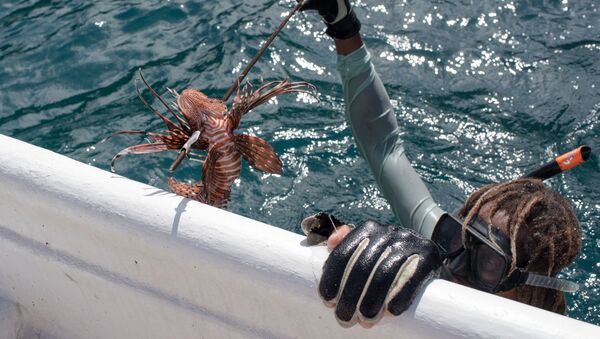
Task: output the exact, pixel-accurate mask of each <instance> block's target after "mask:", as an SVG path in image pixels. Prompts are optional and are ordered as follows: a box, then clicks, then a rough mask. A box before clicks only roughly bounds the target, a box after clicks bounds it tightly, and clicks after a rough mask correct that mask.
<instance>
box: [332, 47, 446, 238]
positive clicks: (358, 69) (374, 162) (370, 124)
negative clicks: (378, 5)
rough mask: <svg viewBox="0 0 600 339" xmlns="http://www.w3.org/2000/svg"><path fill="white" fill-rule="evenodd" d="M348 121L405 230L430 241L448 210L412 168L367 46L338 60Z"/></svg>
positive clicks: (359, 147)
mask: <svg viewBox="0 0 600 339" xmlns="http://www.w3.org/2000/svg"><path fill="white" fill-rule="evenodd" d="M338 70H339V72H340V74H341V77H342V84H343V88H344V100H345V104H346V117H347V119H348V121H349V123H350V126H351V128H352V134H353V135H354V139H355V142H356V145H357V147H358V150H359V152H360V153H361V154H362V155H363V156H364V157H365V158H366V160H367V162H368V163H369V167H370V168H371V171H372V172H373V174H374V176H375V179H376V181H377V184H378V186H379V189H380V190H381V192H382V193H383V195H384V196H385V198H386V199H387V201H388V202H389V204H390V206H391V208H392V210H393V212H394V214H395V216H396V218H397V219H398V220H399V221H400V222H401V224H402V226H404V227H410V228H412V229H413V230H415V231H417V232H419V233H421V234H422V235H424V236H426V237H427V238H431V233H432V232H433V228H434V227H435V225H436V223H437V221H438V220H439V218H440V217H441V216H442V214H443V213H444V211H443V210H442V209H441V208H440V207H439V206H438V205H437V204H436V203H435V202H434V201H433V199H432V198H431V194H430V193H429V190H428V189H427V187H426V186H425V184H424V183H423V181H422V180H421V178H420V176H419V175H418V174H417V172H415V170H414V169H413V168H412V166H411V165H410V162H409V161H408V159H407V157H406V154H405V152H404V147H403V145H402V139H401V137H400V133H399V130H398V123H397V121H396V114H395V113H394V110H393V108H392V105H391V103H390V99H389V97H388V94H387V92H386V90H385V88H384V86H383V83H382V82H381V79H379V76H378V75H377V73H376V72H375V68H374V67H373V64H372V63H371V55H370V53H369V52H368V50H367V49H366V48H365V46H362V47H361V48H360V49H358V50H356V51H354V52H353V53H351V54H349V55H345V56H344V55H338Z"/></svg>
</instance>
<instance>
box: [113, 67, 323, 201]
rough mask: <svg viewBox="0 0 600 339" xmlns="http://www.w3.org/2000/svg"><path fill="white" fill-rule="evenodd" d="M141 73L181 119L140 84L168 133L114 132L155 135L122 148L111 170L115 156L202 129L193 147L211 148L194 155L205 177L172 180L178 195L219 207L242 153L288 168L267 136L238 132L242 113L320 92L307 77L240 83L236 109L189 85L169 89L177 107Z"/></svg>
mask: <svg viewBox="0 0 600 339" xmlns="http://www.w3.org/2000/svg"><path fill="white" fill-rule="evenodd" d="M139 75H140V78H141V80H142V81H143V82H144V85H145V86H146V87H147V88H148V89H149V90H150V92H151V93H152V95H153V96H154V97H156V98H157V99H158V100H159V101H160V102H161V103H162V104H163V106H164V107H165V108H166V109H167V111H169V112H170V113H171V115H172V116H173V117H174V118H175V120H176V122H177V123H175V122H173V121H172V120H170V119H169V118H167V117H166V116H165V115H164V114H162V113H160V112H159V111H158V110H156V109H155V108H154V107H152V106H151V105H150V104H149V103H148V102H147V101H146V100H145V99H144V97H142V95H141V93H140V90H139V87H138V86H137V83H136V93H137V96H138V97H139V98H140V100H141V101H142V102H143V103H144V105H145V106H146V107H148V108H149V109H150V110H151V111H152V112H154V114H156V115H157V116H158V117H159V118H161V119H162V121H163V122H164V123H165V125H166V126H167V130H166V131H165V132H166V133H154V132H147V131H132V130H130V131H121V132H117V133H115V134H113V135H112V136H115V135H122V134H144V135H146V136H147V137H149V138H150V141H151V143H146V144H139V145H135V146H130V147H127V148H125V149H124V150H122V151H120V152H119V153H117V154H116V155H115V156H114V158H113V160H112V162H111V170H112V171H113V172H114V163H115V161H116V160H117V159H118V158H119V157H121V156H123V155H126V154H148V153H155V152H161V151H168V150H180V149H181V148H182V147H183V146H184V144H186V142H187V141H188V139H190V137H192V135H193V134H194V132H196V131H198V132H199V133H198V132H196V133H195V136H197V140H195V141H193V143H192V144H191V148H192V149H196V150H200V151H206V152H207V155H206V156H203V155H199V154H196V153H191V154H192V155H194V156H196V157H198V158H196V159H195V160H197V161H200V162H202V179H201V181H199V182H195V183H185V182H180V181H177V180H175V179H173V178H172V177H169V179H168V184H169V187H170V188H171V190H173V192H174V193H176V194H178V195H181V196H184V197H186V198H190V199H194V200H197V201H200V202H202V203H206V204H209V205H212V206H217V207H225V206H226V204H227V201H228V199H229V194H230V192H231V184H232V183H233V181H234V180H235V179H236V178H237V177H239V175H240V171H241V158H242V157H244V158H245V159H246V160H248V162H249V163H250V165H252V166H253V167H254V168H256V169H258V170H261V171H263V172H266V173H276V174H281V173H282V164H281V160H280V159H279V157H278V156H277V154H276V153H275V151H274V150H273V148H272V147H271V145H269V144H268V143H267V142H266V141H265V140H263V139H261V138H259V137H256V136H251V135H247V134H234V133H233V132H234V130H235V129H236V128H237V127H238V126H239V123H240V120H241V118H242V116H243V115H244V114H246V113H248V111H250V110H251V109H253V108H255V107H257V106H259V105H262V104H264V103H265V102H267V101H268V100H270V99H271V98H273V97H275V96H277V95H280V94H283V93H292V92H298V93H308V94H311V95H314V94H313V93H312V92H314V91H315V87H314V86H313V85H311V84H309V83H307V82H288V81H287V80H282V81H272V82H269V83H266V84H263V85H262V86H260V87H259V88H258V89H257V90H254V89H253V86H252V85H251V84H250V83H248V82H246V84H245V85H244V86H243V88H241V89H240V86H239V84H238V86H237V94H236V96H235V98H234V99H233V104H232V107H231V109H229V110H228V109H227V105H226V104H225V102H224V101H223V100H219V99H212V98H209V97H207V96H206V95H205V94H203V93H202V92H200V91H197V90H194V89H186V90H184V91H183V92H182V93H181V94H179V93H177V92H176V91H174V90H172V89H170V88H167V89H168V90H169V92H170V93H171V94H173V95H174V96H175V98H176V102H175V103H174V104H173V107H171V106H169V105H168V104H167V102H166V101H165V100H164V99H163V98H162V97H161V96H160V95H159V94H158V93H156V91H155V90H154V89H153V88H152V87H151V86H150V85H149V84H148V82H147V81H146V79H145V78H144V76H143V75H142V72H141V70H140V71H139ZM311 91H312V92H311ZM176 111H178V112H179V113H180V114H181V115H182V116H183V118H182V117H181V116H180V115H179V114H177V113H176ZM192 160H194V159H192Z"/></svg>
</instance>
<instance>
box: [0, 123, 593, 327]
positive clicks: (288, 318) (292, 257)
mask: <svg viewBox="0 0 600 339" xmlns="http://www.w3.org/2000/svg"><path fill="white" fill-rule="evenodd" d="M0 188H1V189H0V337H1V338H12V337H20V338H28V337H31V336H35V335H38V336H40V337H42V338H199V337H206V338H226V337H244V338H248V337H262V338H264V337H281V338H287V337H298V338H311V337H313V338H364V337H383V336H389V337H395V338H440V337H443V338H463V337H471V338H475V337H477V338H480V337H515V338H547V337H553V338H559V337H563V338H569V337H573V334H574V333H577V334H576V336H577V337H579V338H583V337H588V338H600V328H599V327H597V326H594V325H590V324H587V323H584V322H581V321H577V320H574V319H570V318H567V317H563V316H559V315H556V314H552V313H550V312H546V311H542V310H539V309H535V308H533V307H529V306H527V305H523V304H519V303H515V302H512V301H509V300H506V299H503V298H499V297H496V296H493V295H489V294H485V293H481V292H478V291H475V290H472V289H468V288H465V287H462V286H459V285H456V284H452V283H450V282H446V281H443V280H435V281H433V282H431V283H430V284H428V286H427V287H426V288H425V289H424V290H423V291H422V293H421V295H420V296H419V297H418V298H417V300H416V302H415V303H414V304H413V305H412V306H411V308H410V309H409V310H408V311H407V312H406V313H405V314H403V315H402V316H400V317H386V318H385V319H384V320H383V322H382V324H380V325H378V326H376V327H375V328H373V329H370V330H365V329H362V328H360V327H359V326H355V327H353V328H351V329H344V328H341V327H340V326H339V325H338V324H337V323H336V321H335V320H334V317H333V312H332V311H331V310H330V309H327V308H325V307H324V306H323V304H322V303H321V301H320V300H319V298H318V296H317V293H316V281H317V276H318V274H319V272H318V271H319V267H320V266H321V265H322V263H323V261H324V260H325V258H326V255H327V252H326V251H325V249H324V248H322V247H320V248H314V247H312V248H311V247H306V246H304V245H303V237H302V236H300V235H297V234H294V233H292V232H288V231H286V230H282V229H279V228H276V227H272V226H269V225H266V224H264V223H261V222H258V221H255V220H252V219H248V218H245V217H242V216H239V215H236V214H233V213H230V212H227V211H224V210H220V209H216V208H213V207H210V206H206V205H203V204H200V203H197V202H194V201H190V200H187V199H183V198H181V197H178V196H175V195H174V194H171V193H167V192H165V191H162V190H160V189H158V188H155V187H152V186H148V185H144V184H141V183H138V182H135V181H132V180H129V179H126V178H123V177H121V176H119V175H115V174H112V173H109V172H106V171H103V170H100V169H98V168H94V167H92V166H88V165H85V164H82V163H79V162H77V161H74V160H71V159H69V158H66V157H64V156H61V155H58V154H56V153H52V152H50V151H47V150H44V149H41V148H38V147H35V146H32V145H29V144H26V143H23V142H21V141H18V140H15V139H12V138H9V137H6V136H2V135H0Z"/></svg>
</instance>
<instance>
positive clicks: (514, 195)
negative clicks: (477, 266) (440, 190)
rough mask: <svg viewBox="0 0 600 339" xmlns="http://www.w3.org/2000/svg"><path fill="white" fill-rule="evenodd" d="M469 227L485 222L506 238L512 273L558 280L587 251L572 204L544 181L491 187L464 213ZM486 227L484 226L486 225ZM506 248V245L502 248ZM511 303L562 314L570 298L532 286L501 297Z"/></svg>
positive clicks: (472, 199) (470, 202)
mask: <svg viewBox="0 0 600 339" xmlns="http://www.w3.org/2000/svg"><path fill="white" fill-rule="evenodd" d="M458 217H459V218H461V219H462V220H463V237H462V239H463V241H464V239H465V234H466V233H465V232H466V225H468V224H469V223H472V221H473V220H480V221H482V222H483V224H484V225H486V226H485V227H487V228H488V230H487V232H485V233H484V234H486V233H487V234H489V236H488V237H489V238H491V240H492V242H494V243H497V242H498V241H497V239H494V238H493V237H492V236H491V235H493V234H494V233H496V234H498V238H506V239H507V244H505V245H504V246H500V247H507V248H506V249H505V252H509V253H510V254H511V255H510V258H511V259H510V260H511V262H510V268H509V272H512V271H514V270H517V269H523V270H524V271H526V272H531V273H538V274H540V275H545V276H549V277H552V276H555V275H556V273H558V272H559V271H560V270H561V269H563V268H564V267H566V266H568V265H569V264H570V263H571V262H572V261H573V260H574V259H575V257H576V256H577V254H578V253H579V250H580V248H581V229H580V227H579V221H578V220H577V217H576V215H575V213H574V211H573V209H572V207H571V205H570V204H569V202H568V201H567V200H566V199H565V198H563V197H562V196H561V195H560V194H558V193H556V192H554V191H553V190H551V189H550V188H549V187H547V186H546V185H544V183H543V182H542V181H541V180H539V179H533V178H522V179H517V180H513V181H510V182H505V183H500V184H492V185H487V186H484V187H482V188H480V189H479V190H477V191H475V192H474V193H472V194H471V196H470V197H469V198H468V199H467V201H466V202H465V204H464V205H463V206H462V207H461V208H460V209H459V211H458ZM480 223H481V222H480ZM499 245H502V244H499ZM498 294H500V295H503V296H507V297H510V298H511V299H514V300H517V301H520V302H524V303H527V304H530V305H532V306H536V307H540V308H544V309H547V310H550V311H553V312H557V313H564V312H565V300H564V294H563V293H562V292H560V291H557V290H554V289H549V288H543V287H535V286H528V285H521V286H517V287H515V288H514V289H510V290H508V291H504V292H500V293H498Z"/></svg>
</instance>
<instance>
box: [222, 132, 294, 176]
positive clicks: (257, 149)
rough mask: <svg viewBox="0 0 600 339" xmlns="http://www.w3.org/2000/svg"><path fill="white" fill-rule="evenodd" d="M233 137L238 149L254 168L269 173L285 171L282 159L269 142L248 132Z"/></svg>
mask: <svg viewBox="0 0 600 339" xmlns="http://www.w3.org/2000/svg"><path fill="white" fill-rule="evenodd" d="M233 137H234V143H235V147H236V149H237V150H238V151H239V152H240V153H241V154H242V156H243V157H244V158H245V159H246V160H248V162H249V163H250V165H252V166H253V167H254V168H256V169H258V170H261V171H263V172H267V173H275V174H281V173H283V165H282V163H281V160H280V159H279V157H278V156H277V154H276V153H275V150H274V149H273V147H271V145H269V143H268V142H266V141H265V140H263V139H261V138H259V137H255V136H251V135H246V134H236V135H234V136H233Z"/></svg>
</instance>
